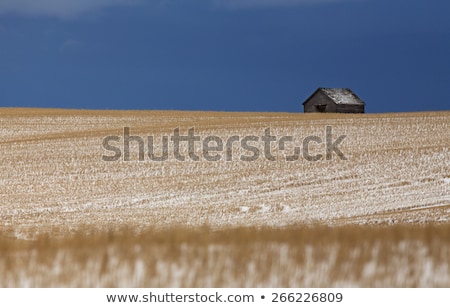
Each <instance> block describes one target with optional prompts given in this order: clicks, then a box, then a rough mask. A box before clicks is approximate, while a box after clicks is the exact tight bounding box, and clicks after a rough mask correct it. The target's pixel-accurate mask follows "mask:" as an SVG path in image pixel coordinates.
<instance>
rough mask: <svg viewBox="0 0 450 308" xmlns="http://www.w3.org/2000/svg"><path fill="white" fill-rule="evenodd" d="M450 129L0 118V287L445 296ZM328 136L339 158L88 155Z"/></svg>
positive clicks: (137, 115)
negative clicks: (195, 138)
mask: <svg viewBox="0 0 450 308" xmlns="http://www.w3.org/2000/svg"><path fill="white" fill-rule="evenodd" d="M449 123H450V112H429V113H406V114H378V115H368V114H367V115H342V114H325V115H324V114H293V113H292V114H288V113H227V112H223V113H221V112H175V111H84V110H57V109H10V108H9V109H5V108H0V125H1V126H0V156H1V158H2V159H1V164H0V197H1V198H0V234H1V236H0V273H1V276H0V277H1V278H0V286H125V287H132V286H232V287H235V286H236V287H237V286H293V287H298V286H447V287H448V286H450V283H449V282H450V273H449V267H448V264H449V263H450V262H449V261H450V260H449V259H448V256H449V255H450V253H449V249H450V248H449V242H448V238H450V236H449V234H448V233H449V226H448V222H449V221H450V163H449V162H450V151H449V150H450V135H449V134H448V129H449ZM328 125H330V126H332V127H333V134H335V135H336V136H339V135H340V134H345V135H347V137H346V139H345V141H344V142H343V143H342V147H341V150H342V152H343V153H344V154H345V155H346V156H347V158H348V160H346V161H341V160H338V159H336V157H335V158H334V159H333V160H332V161H324V160H322V161H318V162H308V161H306V160H304V159H300V160H298V161H295V162H286V161H284V160H283V157H284V156H283V155H284V154H286V153H284V152H282V151H277V150H274V152H273V153H274V154H275V156H276V157H277V160H276V161H268V160H265V159H264V158H262V157H261V158H260V159H259V160H257V161H255V162H242V161H240V160H237V159H234V160H233V161H231V162H226V161H224V160H223V159H222V160H219V161H217V162H208V161H205V160H202V161H200V162H193V161H189V160H188V161H186V162H179V161H176V160H175V159H174V158H173V157H171V159H169V160H168V161H166V162H160V163H156V162H151V161H149V160H148V159H147V160H146V161H144V162H139V161H136V159H137V155H134V156H133V161H130V162H124V161H117V162H104V161H102V160H101V156H102V155H103V154H106V153H105V150H104V149H103V148H102V140H103V138H104V137H106V136H108V135H112V134H115V135H118V136H121V135H122V133H123V127H130V128H131V133H132V134H133V135H140V136H142V137H145V136H147V135H153V136H155V140H161V139H160V138H161V136H162V135H170V134H172V132H173V129H174V128H176V127H179V128H180V131H181V133H182V134H185V133H186V132H187V130H188V129H189V128H191V127H195V131H196V133H197V134H199V135H201V136H202V137H204V136H207V135H211V134H214V135H218V136H220V137H221V138H222V139H224V140H226V139H227V138H228V137H230V136H233V135H240V136H244V135H256V136H262V135H263V133H264V129H265V128H267V127H270V128H271V132H272V134H273V135H275V136H278V137H280V136H283V135H290V136H294V141H295V145H300V146H301V140H302V138H304V137H306V136H308V135H317V136H320V137H321V138H323V139H324V134H325V127H326V126H328ZM197 150H198V153H197V154H200V149H197ZM291 150H292V148H288V149H287V151H288V152H289V151H291ZM317 150H323V146H322V147H320V146H319V147H317ZM242 153H243V152H242V150H239V149H236V153H234V154H235V155H234V157H238V156H239V155H240V154H242ZM288 154H290V153H288ZM299 225H302V226H314V227H310V228H306V227H297V226H299ZM356 225H359V226H356ZM368 225H375V226H379V227H378V228H374V227H368ZM86 226H87V227H86ZM203 226H208V227H207V228H206V229H205V228H204V227H203ZM327 226H328V227H327ZM124 228H128V231H124Z"/></svg>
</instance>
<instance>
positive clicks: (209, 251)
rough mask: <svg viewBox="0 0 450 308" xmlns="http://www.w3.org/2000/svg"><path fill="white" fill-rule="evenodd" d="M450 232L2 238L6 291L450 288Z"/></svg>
mask: <svg viewBox="0 0 450 308" xmlns="http://www.w3.org/2000/svg"><path fill="white" fill-rule="evenodd" d="M449 244H450V226H448V225H442V226H407V225H398V226H386V227H376V228H373V227H361V226H360V227H356V226H346V227H333V228H329V227H323V226H322V227H321V226H315V227H309V228H308V227H291V228H287V229H271V228H262V229H255V228H237V229H228V230H220V231H213V230H211V229H208V228H199V229H194V230H187V229H183V228H172V229H170V230H166V231H161V230H159V231H158V230H147V231H144V232H140V233H136V232H135V231H133V230H122V231H121V232H117V231H115V232H97V231H92V232H90V235H86V234H85V233H83V234H77V235H74V236H71V237H67V238H63V239H55V238H52V237H49V236H47V237H41V238H39V239H37V240H34V241H31V242H21V241H17V240H16V241H10V240H5V238H1V239H0V249H1V251H2V254H1V256H0V272H1V276H0V277H1V278H0V286H2V287H24V286H28V287H347V286H360V287H380V286H382V287H450V267H449V262H448V261H449V260H448V256H449V255H450V245H449Z"/></svg>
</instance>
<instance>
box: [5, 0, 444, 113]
mask: <svg viewBox="0 0 450 308" xmlns="http://www.w3.org/2000/svg"><path fill="white" fill-rule="evenodd" d="M449 14H450V1H447V0H410V1H406V0H316V1H314V0H239V1H238V0H195V1H194V0H191V1H183V0H147V1H146V0H131V1H127V0H80V1H73V0H15V1H10V0H0V106H29V107H63V108H94V109H181V110H227V111H289V112H295V111H301V110H302V108H301V103H302V102H303V100H304V99H306V98H307V97H308V96H309V95H310V94H311V93H312V92H313V91H314V90H315V89H316V88H317V87H349V88H352V89H353V90H354V91H355V92H356V93H357V94H358V95H359V96H360V97H361V98H362V99H363V100H364V101H365V102H366V104H367V107H366V110H367V112H393V111H420V110H449V109H450V91H449V89H448V88H449V86H450V18H449Z"/></svg>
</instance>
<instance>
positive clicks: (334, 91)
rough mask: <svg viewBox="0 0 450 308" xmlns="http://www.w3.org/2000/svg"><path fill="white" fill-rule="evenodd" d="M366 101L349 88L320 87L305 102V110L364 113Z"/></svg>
mask: <svg viewBox="0 0 450 308" xmlns="http://www.w3.org/2000/svg"><path fill="white" fill-rule="evenodd" d="M364 107H365V103H364V102H363V101H362V100H361V99H360V98H359V97H358V96H357V95H356V94H355V93H353V91H352V90H350V89H348V88H318V89H317V90H316V91H315V92H314V93H313V94H312V95H311V96H310V97H308V99H307V100H306V101H305V102H304V103H303V108H304V112H338V113H364Z"/></svg>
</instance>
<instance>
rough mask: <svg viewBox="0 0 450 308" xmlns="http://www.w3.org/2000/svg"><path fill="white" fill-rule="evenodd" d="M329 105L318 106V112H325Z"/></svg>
mask: <svg viewBox="0 0 450 308" xmlns="http://www.w3.org/2000/svg"><path fill="white" fill-rule="evenodd" d="M326 107H327V105H316V110H317V112H325V109H326Z"/></svg>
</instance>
